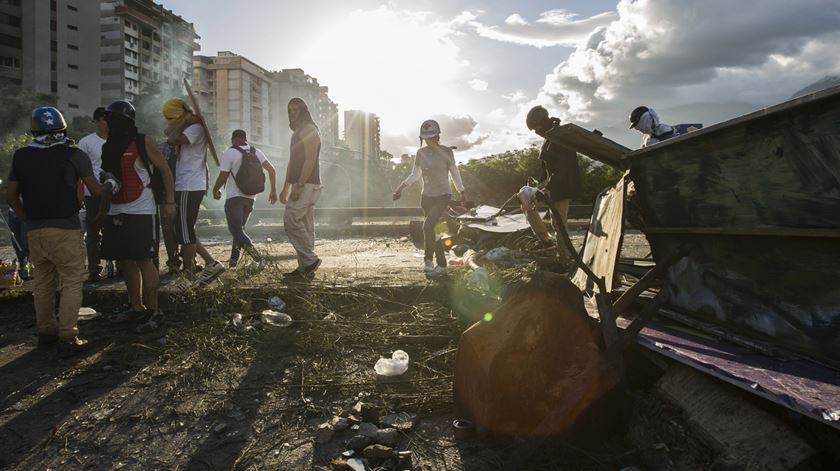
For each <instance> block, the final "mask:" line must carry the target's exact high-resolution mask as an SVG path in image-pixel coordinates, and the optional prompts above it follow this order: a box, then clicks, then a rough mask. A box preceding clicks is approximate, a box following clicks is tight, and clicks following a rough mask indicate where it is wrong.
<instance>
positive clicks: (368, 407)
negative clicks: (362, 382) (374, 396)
mask: <svg viewBox="0 0 840 471" xmlns="http://www.w3.org/2000/svg"><path fill="white" fill-rule="evenodd" d="M353 415H356V416H359V417H361V418H362V419H364V421H365V422H374V423H375V422H379V408H378V407H376V406H374V405H373V404H371V403H369V402H362V401H359V402H357V403H356V405H355V406H353Z"/></svg>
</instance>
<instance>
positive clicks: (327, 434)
mask: <svg viewBox="0 0 840 471" xmlns="http://www.w3.org/2000/svg"><path fill="white" fill-rule="evenodd" d="M334 433H335V432H334V431H333V428H332V425H330V423H329V422H324V423H323V424H321V425H319V426H318V432H317V433H316V434H315V443H321V444H324V443H327V442H329V441H330V440H332V437H333V434H334Z"/></svg>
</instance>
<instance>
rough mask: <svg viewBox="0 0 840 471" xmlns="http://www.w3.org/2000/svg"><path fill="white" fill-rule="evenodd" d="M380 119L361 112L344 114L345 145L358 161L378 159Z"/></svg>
mask: <svg viewBox="0 0 840 471" xmlns="http://www.w3.org/2000/svg"><path fill="white" fill-rule="evenodd" d="M379 131H380V130H379V117H378V116H376V115H375V114H373V113H368V112H367V111H361V110H347V111H345V112H344V143H345V145H346V146H347V148H349V149H350V150H351V151H352V152H353V153H354V157H355V158H357V159H364V160H368V159H378V158H379V153H380V150H381V149H380V137H379Z"/></svg>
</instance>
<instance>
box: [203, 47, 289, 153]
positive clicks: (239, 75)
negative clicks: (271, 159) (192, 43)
mask: <svg viewBox="0 0 840 471" xmlns="http://www.w3.org/2000/svg"><path fill="white" fill-rule="evenodd" d="M273 80H274V76H273V74H272V73H271V72H269V71H267V70H265V69H263V68H262V67H260V66H258V65H257V64H255V63H253V62H251V61H250V60H248V59H247V58H245V57H243V56H240V55H236V54H234V53H232V52H228V51H221V52H219V53H218V55H216V56H215V57H207V56H195V57H194V58H193V84H192V86H193V91H194V92H195V93H196V96H197V98H198V100H199V105H200V106H201V110H202V112H203V113H204V115H205V117H206V118H207V119H208V121H209V122H210V123H211V125H213V124H215V126H216V128H217V130H218V132H219V133H220V134H222V135H224V136H229V135H230V133H232V132H233V131H234V130H236V129H243V130H245V131H246V132H247V133H248V140H249V141H250V142H251V143H253V144H254V145H256V146H257V147H260V148H261V149H262V150H263V152H265V153H266V154H267V155H274V156H279V154H280V153H282V147H283V146H282V143H280V142H277V141H273V140H272V139H271V134H272V129H273V128H274V127H276V126H281V121H282V120H281V119H280V118H281V117H282V116H283V115H280V116H278V112H279V110H277V109H276V108H277V107H276V106H272V102H271V87H272V84H273Z"/></svg>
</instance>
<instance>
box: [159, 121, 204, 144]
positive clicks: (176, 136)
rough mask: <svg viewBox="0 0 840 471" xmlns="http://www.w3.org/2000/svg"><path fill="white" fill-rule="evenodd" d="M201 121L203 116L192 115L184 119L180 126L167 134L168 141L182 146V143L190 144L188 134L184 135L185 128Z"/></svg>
mask: <svg viewBox="0 0 840 471" xmlns="http://www.w3.org/2000/svg"><path fill="white" fill-rule="evenodd" d="M199 123H201V118H199V117H198V116H196V115H191V116H189V117H187V118H185V119H184V121H182V122H181V124H179V125H178V126H175V127H174V128H172V129H170V130H169V133H167V135H166V141H167V142H169V143H170V144H172V145H173V146H182V145H189V144H190V140H189V139H187V136H185V135H184V129H187V128H188V127H190V126H192V125H193V124H199Z"/></svg>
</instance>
